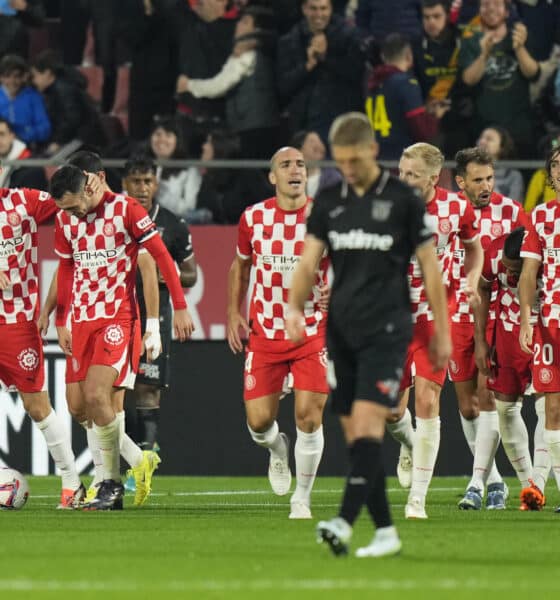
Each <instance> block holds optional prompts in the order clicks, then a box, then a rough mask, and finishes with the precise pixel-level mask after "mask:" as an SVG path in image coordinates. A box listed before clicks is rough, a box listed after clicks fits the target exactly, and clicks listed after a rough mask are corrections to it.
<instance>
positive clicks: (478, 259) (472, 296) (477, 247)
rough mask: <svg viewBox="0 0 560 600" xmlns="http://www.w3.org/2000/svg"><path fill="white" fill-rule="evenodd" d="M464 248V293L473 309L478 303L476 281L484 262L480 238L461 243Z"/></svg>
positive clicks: (478, 296)
mask: <svg viewBox="0 0 560 600" xmlns="http://www.w3.org/2000/svg"><path fill="white" fill-rule="evenodd" d="M463 246H464V248H465V274H466V276H467V283H466V285H465V290H464V291H465V294H466V295H467V299H468V301H469V306H470V307H471V308H472V309H473V310H474V309H475V308H476V306H477V305H478V304H479V303H480V295H479V287H478V282H479V281H480V274H481V273H482V265H483V263H484V252H483V250H482V245H481V243H480V240H479V239H478V238H477V239H476V240H474V241H472V242H470V243H464V244H463Z"/></svg>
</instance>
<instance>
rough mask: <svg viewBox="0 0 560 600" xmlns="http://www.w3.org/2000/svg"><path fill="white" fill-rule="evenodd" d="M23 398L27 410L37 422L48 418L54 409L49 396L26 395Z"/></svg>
mask: <svg viewBox="0 0 560 600" xmlns="http://www.w3.org/2000/svg"><path fill="white" fill-rule="evenodd" d="M22 400H23V407H24V408H25V411H26V412H27V414H28V415H29V416H30V418H31V420H32V421H35V422H36V423H39V422H40V421H43V420H44V419H46V418H47V417H48V416H49V414H50V412H51V410H52V407H51V405H50V402H49V400H48V398H43V397H42V396H41V395H39V394H30V395H29V396H28V395H24V396H23V398H22Z"/></svg>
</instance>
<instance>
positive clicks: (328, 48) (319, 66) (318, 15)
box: [277, 0, 365, 141]
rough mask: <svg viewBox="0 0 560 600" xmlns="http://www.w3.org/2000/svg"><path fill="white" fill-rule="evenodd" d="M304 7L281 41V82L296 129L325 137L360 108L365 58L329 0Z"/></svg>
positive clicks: (311, 1)
mask: <svg viewBox="0 0 560 600" xmlns="http://www.w3.org/2000/svg"><path fill="white" fill-rule="evenodd" d="M302 11H303V15H304V18H303V19H302V20H301V21H300V22H299V23H298V24H297V25H295V27H293V28H292V29H291V30H290V32H289V33H287V34H286V35H285V36H283V37H281V38H280V42H279V44H278V58H277V68H278V86H279V90H280V94H281V97H282V99H283V101H284V102H285V105H286V106H287V109H288V111H289V113H290V117H291V121H292V126H293V128H294V130H299V129H310V130H314V131H317V132H318V133H319V134H320V136H321V137H322V138H323V140H325V141H326V139H327V135H328V131H329V127H330V125H331V123H332V121H333V120H334V119H335V118H336V117H337V116H338V115H339V114H341V113H344V112H347V111H351V110H359V109H360V108H361V103H362V87H361V86H362V81H363V73H364V64H365V57H364V55H363V53H362V50H361V48H360V42H359V39H358V36H357V33H356V31H355V30H354V29H352V28H350V27H348V26H347V25H346V23H345V22H344V19H342V17H339V16H338V15H334V14H333V10H332V3H331V0H304V2H303V6H302Z"/></svg>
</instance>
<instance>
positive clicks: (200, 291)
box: [39, 225, 237, 340]
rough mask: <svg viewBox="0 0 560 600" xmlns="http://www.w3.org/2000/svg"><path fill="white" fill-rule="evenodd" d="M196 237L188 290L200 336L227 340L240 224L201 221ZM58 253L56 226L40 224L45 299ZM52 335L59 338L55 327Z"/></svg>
mask: <svg viewBox="0 0 560 600" xmlns="http://www.w3.org/2000/svg"><path fill="white" fill-rule="evenodd" d="M190 231H191V233H192V237H193V245H194V250H195V256H196V261H197V264H198V281H197V283H196V285H195V286H194V287H193V288H191V289H190V290H188V291H187V292H186V298H187V302H188V304H189V309H190V311H191V314H192V316H193V319H194V322H195V326H196V331H195V332H194V335H193V339H196V340H223V339H225V337H226V302H227V276H228V271H229V267H230V265H231V262H232V260H233V258H234V256H235V248H236V242H237V227H235V226H227V225H226V226H224V225H222V226H218V225H198V226H192V227H190ZM56 265H57V258H56V255H55V253H54V228H53V226H52V225H49V226H42V227H40V228H39V285H40V290H41V298H42V299H44V298H45V296H46V294H47V292H48V288H49V284H50V281H51V278H52V274H53V273H54V270H55V269H56ZM49 339H53V340H54V339H56V333H55V331H54V328H52V326H51V329H50V331H49Z"/></svg>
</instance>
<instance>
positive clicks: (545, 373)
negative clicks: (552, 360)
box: [539, 367, 552, 385]
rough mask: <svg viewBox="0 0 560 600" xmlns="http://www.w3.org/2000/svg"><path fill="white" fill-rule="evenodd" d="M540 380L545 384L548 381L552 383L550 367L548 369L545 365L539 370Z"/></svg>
mask: <svg viewBox="0 0 560 600" xmlns="http://www.w3.org/2000/svg"><path fill="white" fill-rule="evenodd" d="M539 380H540V382H541V383H544V384H545V385H546V384H547V383H550V382H551V381H552V371H551V370H550V369H547V368H546V367H543V368H542V369H541V370H540V371H539Z"/></svg>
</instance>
